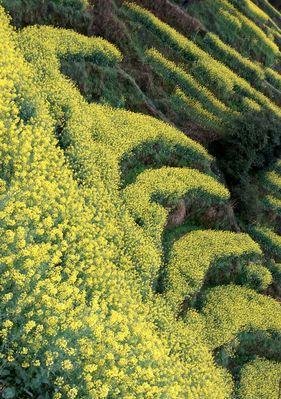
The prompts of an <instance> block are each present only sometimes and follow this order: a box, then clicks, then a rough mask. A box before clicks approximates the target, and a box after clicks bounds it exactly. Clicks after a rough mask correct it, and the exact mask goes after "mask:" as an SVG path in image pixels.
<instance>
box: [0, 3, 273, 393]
mask: <svg viewBox="0 0 281 399" xmlns="http://www.w3.org/2000/svg"><path fill="white" fill-rule="evenodd" d="M126 7H127V12H128V13H130V15H131V16H132V18H135V19H136V20H137V21H139V22H141V23H142V24H143V25H144V26H145V27H146V28H147V29H150V30H151V31H153V32H155V33H156V35H157V36H158V37H159V38H160V39H161V40H163V41H165V42H167V43H169V45H170V46H171V47H173V48H174V49H175V50H176V51H178V52H180V53H181V54H182V56H183V57H184V58H185V59H186V60H187V62H188V63H189V64H188V65H189V66H190V71H188V70H186V67H185V66H182V67H181V66H178V65H176V64H175V63H174V62H173V61H171V60H168V59H166V58H165V57H164V56H163V55H162V54H161V53H160V52H159V51H157V50H155V49H149V50H148V51H147V54H146V56H147V60H148V62H149V63H151V65H152V67H153V68H155V71H156V73H157V74H161V76H164V77H165V79H167V80H169V81H170V82H172V84H174V85H175V86H177V87H178V88H177V89H176V92H175V97H177V98H178V101H181V102H182V103H184V106H186V107H188V108H187V112H192V115H194V117H195V118H198V121H199V122H200V123H204V124H205V123H206V126H209V125H211V124H212V126H214V125H216V126H219V128H220V129H221V128H222V126H223V124H224V123H226V122H225V121H226V120H227V119H228V120H229V119H231V120H232V118H236V117H237V114H239V113H240V112H241V108H240V103H241V104H244V106H245V109H246V110H248V109H249V107H250V108H255V109H260V108H261V107H264V108H266V109H267V110H268V111H269V112H271V113H272V114H273V115H274V117H275V118H276V119H278V118H280V116H281V115H280V108H279V107H278V105H277V104H276V103H275V102H274V101H273V100H272V99H269V98H268V97H267V96H265V95H264V94H262V93H261V92H260V91H257V89H256V88H254V87H252V86H251V85H250V83H248V82H247V81H246V80H245V79H243V78H242V77H241V78H240V77H238V76H237V75H236V74H235V73H234V72H233V71H232V70H230V69H229V68H228V67H227V66H226V65H224V64H222V63H221V62H220V61H216V60H215V59H213V58H212V57H211V56H210V55H208V54H207V53H206V52H205V51H203V50H202V49H201V48H199V46H197V45H195V44H194V42H192V41H191V40H189V39H187V38H185V37H184V36H182V35H180V34H179V33H177V32H176V31H175V30H173V29H172V28H171V27H169V26H168V25H167V24H164V23H163V22H161V21H160V20H159V19H157V18H156V17H155V16H153V15H152V14H151V13H149V11H147V10H144V9H142V8H140V7H139V6H137V5H132V4H130V5H127V6H126ZM0 43H1V46H0V66H1V68H0V84H1V91H0V121H1V122H0V151H1V163H0V219H1V223H0V226H1V227H0V231H1V235H0V240H1V244H0V245H1V263H0V264H1V274H0V281H1V290H0V296H1V299H0V306H1V321H0V324H1V325H0V328H1V330H0V331H1V352H0V361H1V381H2V382H1V384H2V387H1V389H2V391H3V395H2V396H3V397H5V398H20V399H26V398H28V397H32V396H33V397H42V398H46V399H49V398H53V399H62V398H69V399H75V398H78V399H88V398H124V399H133V398H134V399H135V398H148V399H149V398H151V399H152V398H153V399H154V398H161V399H162V398H181V399H182V398H194V399H195V398H198V399H199V398H206V399H207V398H208V399H209V398H218V399H223V398H225V399H226V398H230V397H231V396H232V395H233V394H235V395H236V397H237V398H241V399H252V398H256V399H257V398H260V397H261V396H260V392H261V390H262V392H263V397H264V398H266V399H278V394H279V379H280V365H279V363H278V361H279V360H280V333H281V318H280V310H281V308H280V304H279V302H278V301H277V300H275V299H273V298H272V297H270V296H266V295H264V292H265V290H266V289H268V287H270V286H271V285H272V284H273V283H274V284H278V281H280V280H278V278H279V279H280V273H279V274H278V264H277V263H275V262H273V261H270V262H269V260H268V252H267V248H265V247H264V244H263V242H262V241H260V240H259V239H258V240H257V241H258V242H260V243H261V246H259V244H258V243H257V242H256V241H254V239H253V238H251V237H250V235H248V234H245V233H237V232H233V231H231V230H233V228H232V220H231V211H232V208H231V205H230V202H229V199H230V194H229V191H228V190H227V189H226V188H225V186H224V185H223V184H222V182H221V181H220V180H219V179H218V177H217V176H216V175H215V174H214V172H213V165H214V159H213V157H212V156H210V155H209V154H208V152H207V151H206V150H205V149H204V148H203V147H202V146H201V145H200V144H198V143H197V142H195V141H193V140H191V139H190V138H188V137H186V136H185V135H183V134H182V133H181V132H180V131H179V130H177V129H176V128H175V127H173V126H171V125H167V124H165V123H163V122H161V121H158V120H156V119H154V118H152V117H149V116H145V115H142V114H137V113H133V112H128V111H125V110H120V109H114V108H111V107H110V106H108V105H100V104H95V103H92V104H89V103H88V102H87V101H86V100H85V99H84V98H83V96H82V95H81V94H80V92H79V90H78V89H77V87H76V86H75V85H74V84H73V82H72V81H71V80H70V79H69V78H67V77H66V76H65V75H63V74H62V73H61V64H62V62H63V61H65V60H66V59H67V60H70V61H71V62H77V61H79V60H81V59H82V60H87V61H88V62H91V63H93V64H95V65H99V66H101V67H114V66H117V65H118V64H119V63H121V62H122V54H121V53H120V51H119V50H118V49H117V48H116V47H115V46H114V45H112V44H110V43H109V42H107V41H106V40H104V39H101V38H96V37H92V38H89V37H85V36H82V35H80V34H78V33H75V32H73V31H69V30H65V29H57V28H52V27H49V26H41V27H39V26H29V27H26V28H24V29H22V30H19V31H17V32H16V31H14V30H13V29H12V28H11V26H10V21H9V19H8V17H7V16H6V14H5V11H4V9H3V8H1V7H0ZM268 49H270V50H268ZM233 51H234V50H233ZM266 51H271V52H274V51H275V47H274V46H272V45H271V44H270V43H269V45H268V48H266ZM271 56H272V54H271ZM260 68H261V67H260ZM222 72H223V73H222ZM263 73H264V74H266V73H267V72H266V70H264V69H262V72H261V75H262V77H261V80H262V79H269V78H264V76H265V75H263ZM268 73H269V74H270V73H271V72H268ZM272 74H274V77H275V79H276V81H277V82H279V80H278V79H279V75H278V74H277V73H276V74H275V73H274V72H272ZM278 84H279V83H278ZM234 94H235V100H231V99H230V96H231V95H232V96H234ZM236 101H237V104H236ZM185 104H186V105H185ZM181 106H182V105H181ZM277 168H278V166H277ZM272 173H275V171H274V172H269V175H267V177H265V179H266V178H267V179H271V181H272V185H268V184H267V185H266V186H267V187H274V189H273V191H270V193H269V192H268V193H267V194H266V196H265V199H264V203H269V202H270V201H273V202H274V201H277V200H278V198H279V197H278V187H276V186H278V176H277V175H276V176H275V175H274V176H273V175H272ZM276 173H277V174H278V170H277V172H276ZM261 179H262V178H261ZM279 179H280V176H279ZM273 197H274V200H273V199H272V198H273ZM180 201H183V203H184V209H185V215H184V221H183V222H182V223H181V226H180V228H179V227H174V226H172V227H171V226H168V222H167V221H168V219H169V216H171V215H173V212H175V209H176V208H177V206H178V204H179V202H180ZM266 201H267V202H266ZM275 203H276V202H275ZM270 206H271V205H270ZM275 206H276V205H275ZM254 228H258V227H257V226H255V227H253V229H254ZM263 231H264V230H263ZM167 232H168V233H169V234H167ZM250 234H251V235H252V237H254V238H255V235H254V233H252V232H250ZM274 234H277V233H274ZM278 237H279V236H278ZM263 250H264V252H263ZM257 342H259V345H257V344H256V343H257ZM214 360H216V361H214ZM231 364H234V367H230V365H231ZM230 370H231V372H230ZM261 375H262V376H263V377H262V378H260V376H261ZM1 393H2V392H1Z"/></svg>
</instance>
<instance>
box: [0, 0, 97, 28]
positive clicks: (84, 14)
mask: <svg viewBox="0 0 281 399" xmlns="http://www.w3.org/2000/svg"><path fill="white" fill-rule="evenodd" d="M0 3H1V4H2V5H3V7H4V8H5V10H6V11H7V12H8V13H9V14H10V15H11V16H12V18H13V24H14V25H16V26H17V27H24V26H26V25H34V24H40V25H41V24H42V25H49V24H51V25H55V26H60V27H64V28H73V27H75V28H76V30H78V31H79V32H84V33H86V32H87V30H88V27H89V24H90V20H91V14H90V11H89V2H88V0H49V1H47V2H46V1H44V0H23V1H21V0H1V1H0Z"/></svg>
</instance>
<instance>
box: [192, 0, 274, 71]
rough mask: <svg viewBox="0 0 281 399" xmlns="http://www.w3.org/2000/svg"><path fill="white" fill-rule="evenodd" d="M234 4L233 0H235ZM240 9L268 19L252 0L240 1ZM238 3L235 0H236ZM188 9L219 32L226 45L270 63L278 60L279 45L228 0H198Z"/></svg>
mask: <svg viewBox="0 0 281 399" xmlns="http://www.w3.org/2000/svg"><path fill="white" fill-rule="evenodd" d="M233 3H234V1H233ZM237 4H239V8H241V9H242V8H243V9H244V10H245V9H246V10H247V12H248V15H251V17H252V16H253V14H255V16H257V15H258V18H263V19H266V14H264V13H263V11H262V10H260V9H259V8H258V7H256V6H255V5H254V4H253V3H252V2H251V1H250V0H249V1H247V4H245V2H244V1H242V2H241V1H239V2H237ZM235 5H236V1H235ZM189 11H190V12H192V14H194V15H195V16H197V17H198V19H199V20H201V21H202V22H203V23H204V25H205V26H206V27H207V28H208V29H209V30H210V31H212V32H214V33H216V34H218V35H220V33H221V32H223V33H224V35H223V39H224V41H225V42H227V44H229V45H231V46H232V47H234V48H235V49H236V50H238V51H239V52H241V53H242V54H243V55H244V56H246V57H253V58H255V59H256V60H258V61H262V62H263V63H264V64H265V65H267V66H271V65H274V64H276V63H277V62H278V60H279V58H280V52H279V49H278V46H277V45H276V43H275V42H274V40H272V39H271V38H270V37H269V36H267V35H266V33H265V32H264V31H263V30H262V29H261V28H260V27H259V26H257V25H256V24H255V23H254V22H253V21H252V20H251V19H249V18H248V17H247V16H246V15H245V14H243V13H241V12H240V11H239V10H238V9H237V8H235V7H234V6H233V4H231V2H229V1H227V0H205V1H204V2H198V3H197V2H196V3H194V4H192V5H191V6H190V7H189Z"/></svg>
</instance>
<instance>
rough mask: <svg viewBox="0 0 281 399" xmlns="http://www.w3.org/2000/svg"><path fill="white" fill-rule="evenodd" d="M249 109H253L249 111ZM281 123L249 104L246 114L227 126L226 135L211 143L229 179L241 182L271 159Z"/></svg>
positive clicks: (268, 113)
mask: <svg viewBox="0 0 281 399" xmlns="http://www.w3.org/2000/svg"><path fill="white" fill-rule="evenodd" d="M250 107H251V108H252V109H250ZM280 129H281V119H280V118H276V117H275V116H274V115H273V114H272V113H271V112H270V111H269V110H266V109H258V107H256V103H251V102H248V112H246V113H243V114H241V116H240V117H239V118H237V119H235V120H232V121H231V123H229V125H228V127H227V130H228V135H225V137H223V138H222V139H219V140H218V141H217V142H216V143H214V145H213V148H214V150H213V151H214V154H215V155H216V156H217V157H218V162H219V165H220V166H221V168H222V169H223V170H224V172H225V173H226V174H227V175H228V177H229V178H230V179H233V180H234V181H236V182H237V181H238V182H240V181H241V179H243V178H245V177H247V175H249V174H250V173H252V172H253V171H255V170H257V169H262V168H263V167H265V166H266V165H267V163H268V161H269V160H271V159H274V154H275V149H276V148H277V147H278V146H279V145H280V134H279V132H280Z"/></svg>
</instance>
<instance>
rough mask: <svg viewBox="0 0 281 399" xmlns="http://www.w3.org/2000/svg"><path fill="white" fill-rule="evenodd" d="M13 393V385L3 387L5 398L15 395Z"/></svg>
mask: <svg viewBox="0 0 281 399" xmlns="http://www.w3.org/2000/svg"><path fill="white" fill-rule="evenodd" d="M15 395H16V389H15V388H14V387H9V388H6V389H4V392H3V397H4V398H5V399H12V398H14V397H15Z"/></svg>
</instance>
